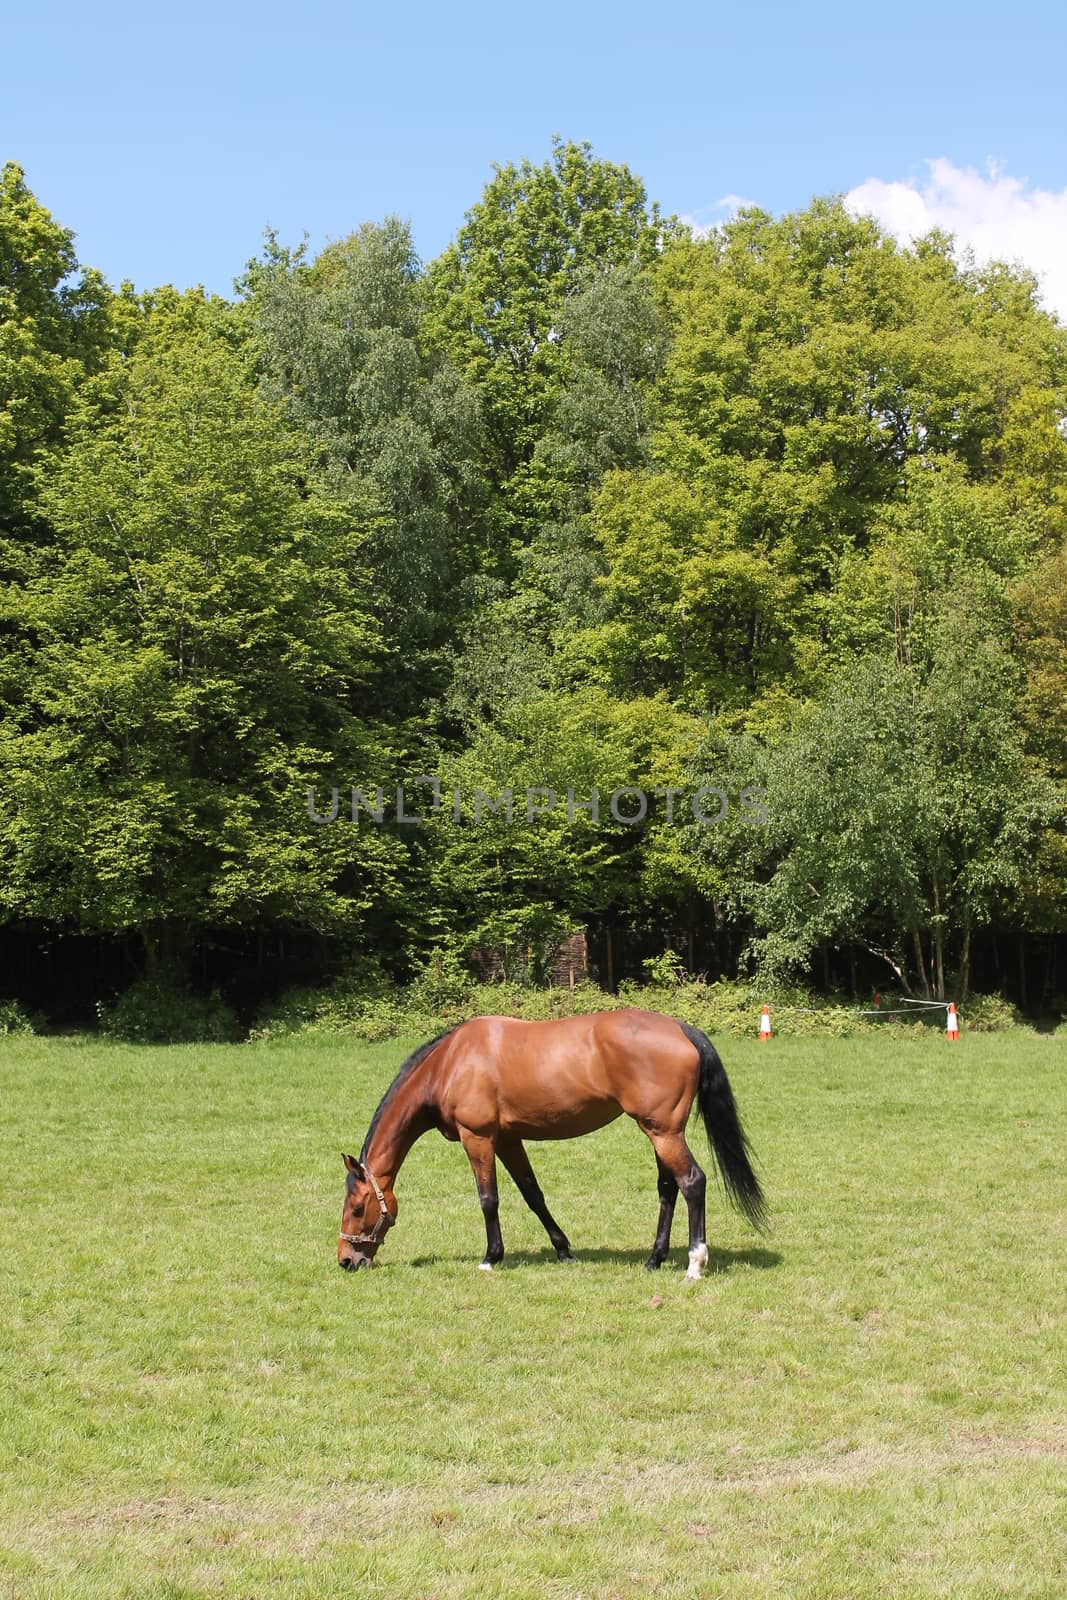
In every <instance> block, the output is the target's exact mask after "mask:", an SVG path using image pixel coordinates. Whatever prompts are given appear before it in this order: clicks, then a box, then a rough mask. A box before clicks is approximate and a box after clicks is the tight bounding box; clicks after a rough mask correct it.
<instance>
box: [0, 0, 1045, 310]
mask: <svg viewBox="0 0 1067 1600" xmlns="http://www.w3.org/2000/svg"><path fill="white" fill-rule="evenodd" d="M6 8H7V12H8V14H7V16H6V17H5V19H4V22H3V28H2V32H0V38H2V39H3V47H4V48H3V53H4V58H5V60H4V72H3V83H4V91H3V98H2V100H0V157H2V159H5V160H8V159H14V160H17V161H19V162H20V163H21V164H22V165H23V166H24V167H25V169H26V175H27V180H28V182H29V184H30V187H31V188H32V189H33V190H34V191H35V193H36V194H37V195H38V196H39V198H40V199H41V200H42V201H43V202H44V203H45V204H46V205H47V206H48V207H49V209H50V210H51V211H52V212H53V214H54V215H55V216H56V217H57V218H58V220H59V221H61V222H62V223H64V224H65V225H66V226H68V227H71V228H73V229H74V230H75V232H76V234H77V237H78V249H79V254H80V256H81V259H82V260H83V261H86V262H89V263H92V264H93V265H96V266H99V267H100V268H101V269H102V270H103V271H104V273H105V275H106V276H107V277H108V278H109V279H111V280H112V281H113V282H118V281H119V280H120V279H121V278H123V277H130V278H132V279H133V280H134V281H135V283H136V284H137V285H138V287H140V288H146V287H150V286H152V285H154V284H157V283H161V282H173V283H176V284H178V285H179V286H185V285H188V284H192V283H197V282H203V283H204V284H205V285H206V286H207V287H208V288H209V289H212V290H215V291H218V292H221V293H229V292H230V290H231V285H232V280H233V278H234V276H235V275H236V274H238V273H239V272H240V271H241V269H242V267H243V265H244V263H245V262H246V261H247V259H248V258H249V257H250V256H252V255H254V254H256V253H257V252H258V249H259V246H260V241H261V238H262V233H263V229H264V227H265V226H266V225H268V224H270V225H271V226H273V227H274V228H276V229H277V230H278V232H279V233H280V235H281V237H282V239H283V240H284V241H285V242H290V243H292V242H296V241H297V240H298V239H299V238H300V236H301V235H302V233H303V232H304V231H305V230H306V231H307V232H308V233H309V234H310V236H311V240H312V244H313V245H314V246H316V247H317V246H321V245H322V244H323V243H325V242H326V240H327V239H329V238H337V237H340V236H343V235H344V234H346V233H347V232H349V231H350V230H351V229H352V228H353V227H356V226H357V225H358V224H359V223H360V222H362V221H365V220H368V219H370V220H377V219H380V218H381V217H383V216H384V215H386V214H387V213H389V212H395V213H397V214H399V215H401V216H404V217H407V218H409V219H410V220H411V222H412V225H413V229H414V234H415V240H416V244H417V247H418V249H419V251H420V254H421V255H422V256H423V257H424V258H426V259H429V258H430V257H432V256H433V255H435V254H436V253H437V252H438V251H439V250H440V249H441V248H442V247H443V246H444V245H445V244H446V243H447V242H448V240H449V239H450V238H451V237H452V235H453V234H454V233H455V232H456V229H457V228H458V226H459V225H460V223H461V221H462V218H463V214H464V212H465V211H466V210H467V208H468V207H469V206H470V205H471V204H473V203H474V201H476V200H477V198H478V196H479V194H480V192H481V189H482V186H483V184H484V183H485V181H486V180H487V178H488V177H489V175H490V171H491V166H492V163H493V162H494V161H497V162H506V161H509V160H520V159H521V158H522V157H523V156H529V157H530V158H531V159H533V160H534V161H538V162H539V161H542V160H544V159H545V158H546V157H547V155H548V154H549V151H550V148H551V138H552V135H553V133H559V134H562V135H563V136H564V137H565V138H573V139H588V140H589V141H590V142H591V143H592V144H593V145H594V147H595V149H596V151H597V153H598V154H600V155H602V156H605V157H607V158H609V159H611V160H614V161H619V162H625V163H626V164H627V165H629V166H630V167H631V168H632V169H633V170H634V171H636V172H637V173H639V174H640V175H641V176H642V177H643V178H644V180H645V183H646V185H647V188H648V190H649V193H650V195H651V196H652V197H653V198H656V199H658V200H659V201H660V203H661V205H662V206H663V208H664V209H665V210H666V211H668V212H672V211H673V212H677V213H680V214H685V215H687V216H689V217H692V218H694V219H696V220H697V221H698V222H703V223H707V222H711V221H713V220H714V219H715V218H716V217H721V216H722V215H723V214H724V209H725V208H723V207H721V206H720V204H719V202H721V201H722V200H723V198H724V197H726V196H729V195H733V196H742V197H744V198H745V199H746V200H749V201H754V202H757V203H758V204H760V205H763V206H765V207H766V208H768V209H769V210H772V211H783V210H788V209H792V208H794V207H798V206H802V205H804V204H806V202H807V201H808V200H809V199H810V198H811V196H812V195H814V194H825V193H829V192H837V191H840V192H848V191H851V190H854V189H856V188H857V187H858V186H860V185H863V184H865V183H867V182H868V181H869V180H876V182H877V183H878V184H881V185H883V186H885V187H884V192H883V190H878V189H875V190H866V191H864V193H866V194H876V195H882V196H883V198H885V196H886V195H888V196H889V198H888V199H885V204H886V206H887V207H889V209H890V210H891V209H892V205H891V202H892V200H893V195H894V194H895V196H896V204H897V210H898V211H899V210H900V205H901V203H902V197H903V202H904V203H905V209H906V208H907V205H910V203H911V202H910V200H909V198H908V197H909V195H910V193H911V192H912V191H914V193H915V194H916V195H917V196H920V197H923V204H924V206H926V207H927V210H928V212H929V217H928V219H927V220H935V221H937V220H941V218H940V216H939V214H938V213H937V206H938V205H939V204H947V203H949V202H946V201H945V193H944V183H942V186H941V200H940V201H939V200H938V198H937V193H936V192H935V191H936V188H937V186H936V184H933V183H932V179H931V171H930V168H929V166H928V163H929V162H930V161H933V160H940V161H941V162H942V163H943V166H942V168H941V169H940V171H941V177H942V179H944V180H945V182H947V184H948V188H949V189H950V190H952V189H953V184H954V183H955V191H954V192H953V194H952V195H950V197H949V201H950V202H951V203H954V204H956V206H957V211H958V214H959V215H960V216H961V217H962V218H963V223H962V224H961V226H962V227H963V231H964V232H966V226H967V217H968V215H969V212H968V207H973V206H974V205H978V206H979V208H981V207H983V206H986V205H987V204H992V207H993V210H992V220H991V221H990V220H989V219H988V218H987V224H988V228H991V229H992V231H993V234H994V235H996V237H997V238H999V237H1000V236H1001V235H1003V239H1004V244H1003V246H1001V248H1000V253H1004V254H1009V255H1011V254H1016V253H1020V252H1022V251H1025V253H1026V254H1028V256H1029V257H1030V258H1031V259H1033V257H1034V256H1035V253H1036V254H1037V255H1040V254H1041V252H1042V251H1043V250H1045V251H1047V252H1048V254H1049V260H1050V271H1054V270H1055V259H1058V257H1057V252H1059V257H1067V133H1065V126H1064V119H1063V117H1062V113H1061V111H1060V109H1059V108H1060V106H1061V105H1062V95H1063V63H1064V61H1065V60H1067V8H1064V7H1063V6H1062V5H1056V6H1054V5H1052V4H1038V3H1032V0H1023V3H1022V4H1018V5H1016V6H1014V7H1012V8H1005V7H1003V6H997V7H995V8H994V7H992V6H975V5H973V4H972V5H967V6H963V5H956V4H950V5H939V4H938V3H937V0H928V3H927V4H925V5H923V6H918V5H912V4H910V3H908V0H905V3H901V4H898V5H896V6H893V7H878V8H873V7H860V6H858V5H855V4H853V5H848V6H846V5H843V4H826V5H818V4H815V5H809V6H804V5H802V4H799V3H796V4H789V5H759V4H757V5H754V6H748V7H744V6H738V5H730V6H725V5H720V4H717V3H705V4H701V5H696V4H690V3H688V0H685V3H681V4H673V5H663V6H659V7H656V6H650V5H648V4H647V3H646V4H642V5H640V6H637V5H631V4H629V3H623V4H615V5H610V6H609V5H606V4H601V3H599V0H597V3H594V4H588V3H587V4H581V3H578V0H572V3H570V4H561V3H559V0H547V3H542V4H539V5H537V6H536V7H522V8H499V7H496V6H490V5H487V4H481V3H479V4H474V5H464V4H462V3H460V4H459V5H458V6H455V7H452V8H449V7H446V6H442V5H433V6H430V5H425V4H422V3H421V0H418V3H415V4H409V5H407V6H406V7H400V8H396V9H393V10H390V11H389V12H388V13H387V12H386V10H385V8H384V7H383V6H381V5H373V6H372V5H370V4H368V3H366V0H359V3H355V0H333V3H332V4H326V3H322V0H304V3H302V4H292V5H289V6H286V7H282V6H280V5H277V4H273V3H264V4H257V5H251V4H247V3H245V0H240V3H237V4H232V3H231V4H226V3H225V0H221V3H218V4H215V5H208V4H205V3H204V0H191V3H188V4H186V5H184V6H182V7H163V6H137V7H133V6H131V5H129V4H125V3H121V0H120V3H112V4H106V5H98V6H86V5H85V4H84V0H81V3H79V4H78V5H74V4H69V3H66V0H62V3H50V0H42V3H40V4H38V5H35V6H33V5H28V4H25V3H23V4H12V0H6ZM990 162H992V163H994V164H995V166H994V168H993V170H992V173H991V171H990V168H989V163H990ZM972 168H973V169H975V170H974V173H973V174H971V177H972V179H973V180H974V181H972V183H971V188H970V189H969V190H967V189H966V185H965V184H964V183H963V179H964V177H965V176H966V174H967V169H972ZM946 174H947V177H946ZM953 174H955V175H957V177H958V181H957V180H956V179H954V178H953ZM998 179H999V182H1000V185H1001V191H1003V190H1004V184H1005V183H1007V184H1008V185H1009V186H1013V187H1011V192H1010V194H1008V195H1007V196H1006V197H1005V194H1004V193H1003V192H1002V193H1001V199H1002V200H1005V204H1004V205H1003V206H1001V207H1000V209H998V202H996V201H995V199H994V201H989V200H988V196H989V194H990V193H992V192H993V191H992V189H991V185H992V186H995V184H996V182H997V181H998ZM975 183H977V188H975ZM894 185H895V186H897V188H896V190H893V189H892V187H891V186H894ZM956 191H958V192H956ZM1009 202H1010V203H1009ZM1013 207H1014V210H1013V209H1012V208H1013ZM1020 207H1021V208H1022V209H1021V210H1020ZM961 208H962V209H961ZM912 209H914V207H913V208H912ZM887 215H888V212H887ZM1030 221H1033V223H1034V229H1035V232H1034V235H1033V242H1031V237H1030V234H1029V233H1028V231H1027V225H1028V223H1029V222H1030ZM998 230H999V232H998ZM995 242H996V241H995V240H994V243H995ZM991 248H992V247H991ZM1034 264H1035V265H1038V266H1039V267H1040V266H1041V265H1042V263H1041V262H1034Z"/></svg>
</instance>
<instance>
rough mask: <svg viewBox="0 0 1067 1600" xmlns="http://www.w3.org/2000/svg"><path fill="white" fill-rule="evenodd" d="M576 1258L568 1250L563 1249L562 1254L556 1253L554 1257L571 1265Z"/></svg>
mask: <svg viewBox="0 0 1067 1600" xmlns="http://www.w3.org/2000/svg"><path fill="white" fill-rule="evenodd" d="M577 1259H578V1257H577V1256H572V1255H571V1253H570V1251H569V1250H567V1251H565V1252H564V1254H563V1255H561V1256H559V1255H558V1256H557V1257H556V1260H557V1261H564V1262H569V1263H570V1265H571V1266H573V1265H574V1263H575V1262H576V1261H577Z"/></svg>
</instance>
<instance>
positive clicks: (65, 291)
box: [0, 162, 110, 569]
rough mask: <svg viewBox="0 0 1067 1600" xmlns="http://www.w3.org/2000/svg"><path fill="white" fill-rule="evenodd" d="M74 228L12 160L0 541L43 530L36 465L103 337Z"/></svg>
mask: <svg viewBox="0 0 1067 1600" xmlns="http://www.w3.org/2000/svg"><path fill="white" fill-rule="evenodd" d="M77 271H78V263H77V259H76V257H75V253H74V235H73V234H72V233H71V232H70V230H69V229H67V228H62V227H60V226H59V224H58V223H56V222H54V221H53V219H52V217H51V215H50V214H49V212H48V211H46V210H45V208H44V206H42V205H41V204H40V202H39V201H38V200H37V199H36V198H35V197H34V195H33V194H32V193H31V192H30V190H29V189H28V188H27V187H26V181H25V174H24V173H23V170H22V168H21V167H19V166H17V165H16V164H15V163H14V162H8V164H7V165H6V166H5V167H4V169H3V172H2V173H0V541H3V545H4V549H5V551H6V559H5V564H13V565H14V566H15V567H16V569H21V567H22V564H23V561H22V558H21V557H20V554H19V548H18V547H19V544H20V543H21V542H22V541H23V540H24V539H25V538H26V537H27V535H28V534H29V533H30V532H31V530H36V536H37V537H40V536H41V529H40V527H39V520H40V518H39V513H38V511H37V510H36V489H35V468H36V465H37V463H38V461H39V460H40V459H41V456H42V454H43V453H44V452H45V451H48V450H50V449H52V448H54V447H55V446H56V444H57V443H58V441H59V438H60V433H61V429H62V425H63V420H64V418H65V417H66V415H67V412H68V410H69V408H70V406H71V403H72V400H73V397H74V394H75V392H76V389H77V387H78V384H79V382H80V381H81V379H82V378H83V377H84V375H85V374H86V372H87V371H93V370H95V369H96V368H97V367H98V365H99V363H100V361H101V360H102V358H103V354H104V352H105V350H106V348H107V345H108V342H109V333H110V329H109V322H108V308H109V302H110V295H109V292H108V290H107V288H106V286H105V284H104V282H103V280H102V279H101V277H100V275H99V274H98V273H96V272H92V271H83V272H82V273H81V274H80V276H76V274H77Z"/></svg>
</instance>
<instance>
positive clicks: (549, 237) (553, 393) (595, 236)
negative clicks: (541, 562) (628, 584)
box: [428, 139, 664, 570]
mask: <svg viewBox="0 0 1067 1600" xmlns="http://www.w3.org/2000/svg"><path fill="white" fill-rule="evenodd" d="M663 232H664V224H663V223H662V222H661V220H660V216H659V212H658V209H657V208H656V207H655V206H649V204H648V201H647V198H646V195H645V189H644V185H643V184H642V183H641V181H640V180H639V179H638V178H636V177H634V175H633V174H632V173H631V172H630V171H629V170H628V169H627V168H626V167H624V166H615V165H613V164H611V163H610V162H607V161H602V160H599V159H597V158H596V157H595V156H594V155H593V152H592V148H591V147H590V146H589V145H588V144H573V143H564V142H563V141H561V140H558V139H557V140H556V141H555V143H554V146H553V152H552V156H551V158H550V160H548V161H546V162H545V163H543V165H541V166H539V167H535V166H534V165H532V163H531V162H529V161H523V162H522V163H521V164H520V165H519V166H517V167H516V166H514V165H511V164H509V165H507V166H503V167H497V168H496V169H495V172H494V176H493V178H492V179H491V180H490V182H489V183H488V184H487V185H486V188H485V190H484V191H483V194H482V198H481V200H480V201H479V202H478V203H477V204H476V205H475V206H473V207H472V208H471V210H470V211H469V212H468V214H467V218H466V221H465V223H464V225H463V227H462V228H461V229H460V231H459V234H458V236H457V238H456V240H455V242H454V243H453V244H451V245H450V246H449V247H448V248H447V249H446V250H445V251H444V253H443V254H442V255H441V256H440V257H439V258H438V259H437V260H436V261H435V262H434V263H433V264H432V265H431V267H430V270H429V274H428V286H429V292H430V297H431V307H432V322H433V328H434V331H435V336H436V338H437V339H438V341H439V342H440V344H441V346H442V348H443V349H445V350H446V351H447V352H448V354H449V356H450V357H451V359H452V360H453V362H454V363H455V364H456V365H457V367H458V368H459V370H460V371H461V372H462V373H463V374H464V376H465V377H466V378H467V380H468V381H469V382H470V383H471V384H473V386H474V387H475V388H476V389H477V391H478V394H479V396H480V398H481V401H482V406H483V409H484V414H485V418H486V426H487V430H488V445H487V453H488V471H489V476H490V482H491V484H492V486H493V489H494V491H495V494H494V499H495V504H494V508H493V509H494V523H495V526H496V529H497V535H496V538H497V544H496V549H497V551H498V559H499V560H500V562H501V563H502V564H503V566H504V568H505V570H506V569H507V566H508V563H509V560H510V543H511V541H512V539H515V540H517V541H518V542H519V543H522V542H524V541H525V540H526V539H528V538H529V536H530V534H531V532H532V526H531V524H530V522H529V521H528V514H527V513H526V511H525V509H524V507H523V505H522V503H521V498H522V497H521V490H522V475H523V473H524V471H525V469H528V468H529V465H530V463H531V462H532V460H533V457H534V453H535V451H536V449H537V446H538V443H539V441H540V440H541V438H542V437H543V435H545V434H546V433H547V432H548V431H549V430H550V428H551V427H552V425H553V421H554V416H555V407H556V404H557V401H558V399H559V395H560V390H561V387H562V385H563V382H564V378H565V374H566V371H567V365H568V361H569V354H568V351H569V349H570V347H571V345H572V343H574V342H575V340H574V338H573V334H574V333H575V332H576V330H577V328H578V326H579V321H580V314H578V315H577V317H576V318H575V319H573V320H572V321H571V324H570V328H569V329H568V327H567V326H565V308H566V307H567V303H568V300H569V299H570V298H571V297H572V296H574V295H576V294H579V293H581V291H582V290H583V289H588V287H589V282H590V273H591V272H594V271H595V272H605V271H607V270H608V269H610V268H614V267H620V268H622V267H625V268H633V267H648V266H650V265H651V263H652V262H653V261H654V260H655V258H656V255H657V254H658V252H659V249H660V241H661V237H662V234H663ZM621 284H622V280H619V286H620V287H621ZM597 309H598V308H596V307H594V306H590V307H589V308H588V311H587V313H586V320H587V321H588V320H590V319H591V318H592V317H593V316H594V315H595V314H596V310H597ZM591 348H592V347H591V345H590V344H588V343H587V346H586V350H587V354H588V353H589V352H590V350H591ZM516 479H517V482H516V481H515V480H516ZM516 489H517V490H519V491H520V493H519V499H518V503H515V492H514V491H515V490H516Z"/></svg>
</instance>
